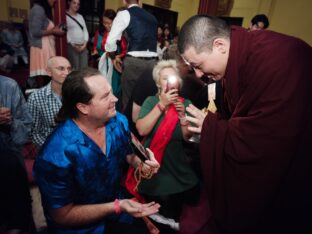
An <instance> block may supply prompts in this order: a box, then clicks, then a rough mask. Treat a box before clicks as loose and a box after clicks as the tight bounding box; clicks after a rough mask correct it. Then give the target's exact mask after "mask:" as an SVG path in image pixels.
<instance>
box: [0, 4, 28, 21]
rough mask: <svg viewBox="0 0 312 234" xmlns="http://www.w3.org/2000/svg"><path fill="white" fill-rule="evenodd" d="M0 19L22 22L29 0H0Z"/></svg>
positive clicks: (25, 15) (26, 15)
mask: <svg viewBox="0 0 312 234" xmlns="http://www.w3.org/2000/svg"><path fill="white" fill-rule="evenodd" d="M0 2H1V3H0V21H8V20H12V21H14V22H23V19H24V18H28V14H29V7H30V5H29V0H0Z"/></svg>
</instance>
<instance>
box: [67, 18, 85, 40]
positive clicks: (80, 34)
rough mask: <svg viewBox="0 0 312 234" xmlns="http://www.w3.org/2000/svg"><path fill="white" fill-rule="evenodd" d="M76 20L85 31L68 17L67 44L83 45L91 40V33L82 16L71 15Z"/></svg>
mask: <svg viewBox="0 0 312 234" xmlns="http://www.w3.org/2000/svg"><path fill="white" fill-rule="evenodd" d="M71 16H72V17H73V18H75V19H76V20H77V21H78V22H79V23H80V24H81V25H82V26H83V30H81V28H80V26H79V25H78V24H77V23H76V22H75V21H74V20H73V19H71V18H70V17H68V16H67V15H66V24H67V42H68V43H70V44H79V45H81V44H83V43H84V42H85V41H88V40H89V33H88V29H87V26H86V23H85V20H84V19H83V17H82V15H80V14H78V13H77V14H76V15H71Z"/></svg>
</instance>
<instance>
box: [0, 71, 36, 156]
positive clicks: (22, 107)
mask: <svg viewBox="0 0 312 234" xmlns="http://www.w3.org/2000/svg"><path fill="white" fill-rule="evenodd" d="M0 106H2V107H7V108H10V109H11V113H12V118H13V119H12V124H11V125H10V126H7V127H6V126H0V151H1V149H2V148H12V149H15V150H16V149H17V148H20V147H21V146H22V145H23V144H24V143H26V142H27V140H28V139H29V133H30V128H31V115H30V114H29V111H28V107H27V103H26V102H25V99H24V96H23V93H22V92H21V90H20V88H19V86H18V84H17V83H16V82H15V81H14V80H13V79H10V78H8V77H5V76H0Z"/></svg>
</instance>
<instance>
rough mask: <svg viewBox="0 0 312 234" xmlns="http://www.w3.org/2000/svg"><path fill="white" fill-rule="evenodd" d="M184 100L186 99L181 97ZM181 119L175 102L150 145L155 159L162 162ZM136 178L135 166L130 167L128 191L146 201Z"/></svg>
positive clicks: (127, 181) (127, 180)
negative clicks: (139, 189)
mask: <svg viewBox="0 0 312 234" xmlns="http://www.w3.org/2000/svg"><path fill="white" fill-rule="evenodd" d="M179 99H180V100H181V101H182V102H183V101H184V99H183V98H181V97H179ZM178 121H179V117H178V112H177V111H176V108H175V106H174V105H173V104H171V105H170V106H169V108H168V111H167V113H166V115H165V117H164V119H163V120H162V122H161V123H160V125H159V127H158V129H157V131H156V133H155V135H154V137H153V139H152V141H151V145H150V147H149V148H150V149H151V151H153V153H154V156H155V159H156V160H157V161H158V162H159V164H161V162H162V159H163V156H164V152H165V149H166V146H167V144H168V143H169V141H170V140H171V138H172V134H173V131H174V129H175V128H176V125H177V123H178ZM135 187H136V180H135V178H134V168H133V167H129V170H128V173H127V178H126V188H127V189H128V191H129V192H130V193H131V194H132V195H133V196H135V197H136V198H137V199H138V200H139V201H140V202H144V198H143V197H142V196H141V195H140V194H139V193H138V191H136V190H135Z"/></svg>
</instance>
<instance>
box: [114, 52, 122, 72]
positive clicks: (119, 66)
mask: <svg viewBox="0 0 312 234" xmlns="http://www.w3.org/2000/svg"><path fill="white" fill-rule="evenodd" d="M113 65H114V67H115V69H116V70H117V71H118V72H119V73H122V60H121V58H120V56H119V55H117V56H116V57H115V59H114V60H113Z"/></svg>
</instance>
